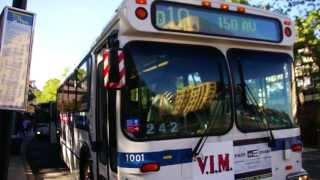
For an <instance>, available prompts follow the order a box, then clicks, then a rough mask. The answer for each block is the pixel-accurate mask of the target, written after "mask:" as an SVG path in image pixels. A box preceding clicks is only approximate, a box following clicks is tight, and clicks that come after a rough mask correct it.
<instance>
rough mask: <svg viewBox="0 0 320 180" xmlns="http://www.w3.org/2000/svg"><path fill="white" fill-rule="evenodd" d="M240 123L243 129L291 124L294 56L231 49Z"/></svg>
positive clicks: (263, 128)
mask: <svg viewBox="0 0 320 180" xmlns="http://www.w3.org/2000/svg"><path fill="white" fill-rule="evenodd" d="M228 55H229V59H230V61H231V64H232V72H233V76H234V78H235V86H236V110H237V113H236V114H237V124H238V126H239V128H240V129H241V130H242V131H247V132H252V131H260V130H265V129H267V128H268V126H269V128H271V129H283V128H291V127H292V125H293V124H292V121H291V113H292V112H291V109H292V107H291V97H292V93H291V83H290V82H291V63H292V60H291V57H290V56H289V55H286V54H279V53H271V52H256V51H247V50H231V51H229V53H228Z"/></svg>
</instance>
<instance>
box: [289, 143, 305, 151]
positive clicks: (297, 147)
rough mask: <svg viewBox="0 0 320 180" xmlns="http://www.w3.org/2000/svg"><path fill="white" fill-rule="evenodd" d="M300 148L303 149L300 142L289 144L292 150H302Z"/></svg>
mask: <svg viewBox="0 0 320 180" xmlns="http://www.w3.org/2000/svg"><path fill="white" fill-rule="evenodd" d="M302 149H303V147H302V144H293V145H292V146H291V150H292V151H293V152H302Z"/></svg>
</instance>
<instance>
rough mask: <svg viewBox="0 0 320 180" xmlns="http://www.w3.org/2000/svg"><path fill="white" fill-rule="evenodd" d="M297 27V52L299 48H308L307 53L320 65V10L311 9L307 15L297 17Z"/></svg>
mask: <svg viewBox="0 0 320 180" xmlns="http://www.w3.org/2000/svg"><path fill="white" fill-rule="evenodd" d="M296 29H297V41H296V44H295V52H296V54H298V53H297V51H298V50H299V49H302V48H307V49H308V50H309V51H308V52H309V54H307V55H308V56H311V57H312V58H313V59H314V60H315V62H316V63H317V64H318V65H320V10H317V11H311V12H309V13H308V15H307V16H306V17H299V18H296ZM304 55H305V54H304Z"/></svg>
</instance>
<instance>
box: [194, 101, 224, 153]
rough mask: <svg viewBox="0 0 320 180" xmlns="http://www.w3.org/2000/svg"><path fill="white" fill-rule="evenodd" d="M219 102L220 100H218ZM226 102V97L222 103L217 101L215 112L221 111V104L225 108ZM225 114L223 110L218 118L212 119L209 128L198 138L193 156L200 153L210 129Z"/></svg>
mask: <svg viewBox="0 0 320 180" xmlns="http://www.w3.org/2000/svg"><path fill="white" fill-rule="evenodd" d="M218 102H220V101H219V100H218ZM224 103H225V99H224V100H223V101H222V102H221V104H220V103H217V105H216V108H215V109H214V113H215V114H216V115H217V113H218V111H219V106H221V107H222V108H223V110H224ZM222 114H223V112H221V113H220V115H219V116H216V118H215V119H214V120H212V121H211V122H210V124H209V126H208V127H207V129H206V130H205V131H204V132H203V134H202V136H201V137H200V139H199V140H198V142H197V144H196V146H195V147H194V149H193V151H192V157H196V156H198V155H199V154H200V152H201V150H202V148H203V146H204V144H205V143H206V141H207V139H208V137H209V136H208V135H206V134H208V131H209V129H211V128H212V127H214V125H215V123H216V121H217V119H219V118H221V115H222Z"/></svg>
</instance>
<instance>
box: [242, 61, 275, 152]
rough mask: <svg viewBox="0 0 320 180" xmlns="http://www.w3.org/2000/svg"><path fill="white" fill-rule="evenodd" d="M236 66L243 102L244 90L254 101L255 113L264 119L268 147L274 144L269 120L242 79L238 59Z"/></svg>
mask: <svg viewBox="0 0 320 180" xmlns="http://www.w3.org/2000/svg"><path fill="white" fill-rule="evenodd" d="M238 68H239V74H240V82H241V83H240V84H241V88H242V90H243V94H242V96H244V100H245V104H246V102H247V99H246V91H247V92H248V95H249V98H251V99H252V101H253V103H254V108H255V112H256V113H255V114H257V115H258V116H259V118H260V119H261V121H262V122H264V119H265V120H266V126H267V128H266V129H267V131H268V132H269V144H268V145H269V147H271V146H273V145H274V139H275V138H274V135H273V132H272V129H271V127H270V122H269V119H268V117H267V116H266V113H265V111H264V108H263V107H261V111H259V109H258V107H259V103H258V101H257V99H256V98H255V97H254V95H253V93H252V91H251V89H250V88H249V86H248V85H247V84H246V82H245V80H244V75H243V69H242V64H241V63H240V61H238Z"/></svg>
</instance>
